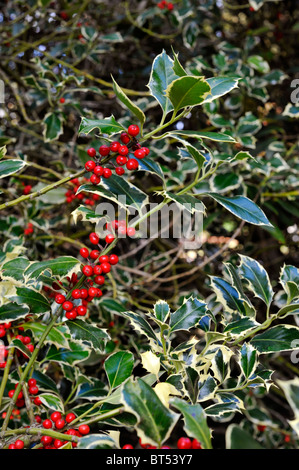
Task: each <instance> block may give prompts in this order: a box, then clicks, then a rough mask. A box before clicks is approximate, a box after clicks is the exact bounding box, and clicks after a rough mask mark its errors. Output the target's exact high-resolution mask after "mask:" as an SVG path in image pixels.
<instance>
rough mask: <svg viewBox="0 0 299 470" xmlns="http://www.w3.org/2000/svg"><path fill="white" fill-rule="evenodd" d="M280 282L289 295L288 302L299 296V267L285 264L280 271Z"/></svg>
mask: <svg viewBox="0 0 299 470" xmlns="http://www.w3.org/2000/svg"><path fill="white" fill-rule="evenodd" d="M280 283H281V285H282V287H283V288H284V290H285V292H286V293H287V295H288V302H291V301H292V300H293V299H295V298H297V297H299V269H298V268H295V266H291V265H284V266H283V268H282V269H281V272H280Z"/></svg>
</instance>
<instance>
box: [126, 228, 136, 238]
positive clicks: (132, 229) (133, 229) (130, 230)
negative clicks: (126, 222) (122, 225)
mask: <svg viewBox="0 0 299 470" xmlns="http://www.w3.org/2000/svg"><path fill="white" fill-rule="evenodd" d="M135 234H136V230H135V228H134V227H128V228H127V235H128V236H129V237H134V235H135Z"/></svg>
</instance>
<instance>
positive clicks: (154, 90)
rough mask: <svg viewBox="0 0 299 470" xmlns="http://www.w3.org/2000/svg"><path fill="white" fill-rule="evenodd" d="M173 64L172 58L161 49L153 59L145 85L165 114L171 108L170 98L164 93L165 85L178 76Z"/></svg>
mask: <svg viewBox="0 0 299 470" xmlns="http://www.w3.org/2000/svg"><path fill="white" fill-rule="evenodd" d="M173 66H174V62H173V60H172V59H171V58H170V57H169V56H168V55H167V54H166V52H165V51H164V50H163V52H162V53H161V54H159V55H158V56H156V57H155V59H154V61H153V65H152V70H151V75H150V80H149V83H148V85H147V86H148V88H149V90H150V93H151V95H152V96H153V97H154V98H155V99H156V100H157V101H158V103H159V104H160V106H161V108H162V110H163V113H164V114H165V115H166V114H167V113H169V111H172V110H173V106H172V104H171V102H170V100H169V99H168V98H167V96H166V95H165V92H166V89H167V87H168V86H169V85H170V84H171V83H172V82H173V81H174V80H176V79H177V78H178V76H177V75H176V74H175V72H174V70H173Z"/></svg>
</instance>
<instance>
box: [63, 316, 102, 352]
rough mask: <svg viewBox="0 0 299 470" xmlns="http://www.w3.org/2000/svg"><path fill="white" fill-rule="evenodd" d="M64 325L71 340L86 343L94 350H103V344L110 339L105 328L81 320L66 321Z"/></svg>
mask: <svg viewBox="0 0 299 470" xmlns="http://www.w3.org/2000/svg"><path fill="white" fill-rule="evenodd" d="M66 325H67V327H68V328H69V330H70V334H71V337H72V340H73V341H76V342H78V343H80V344H81V343H82V344H87V345H89V346H90V347H91V348H92V349H94V350H95V351H99V352H104V350H105V345H106V343H107V341H108V340H109V339H110V336H109V335H108V334H107V333H106V330H104V329H101V328H98V327H97V326H95V325H93V324H91V323H87V322H86V321H83V320H72V321H67V322H66Z"/></svg>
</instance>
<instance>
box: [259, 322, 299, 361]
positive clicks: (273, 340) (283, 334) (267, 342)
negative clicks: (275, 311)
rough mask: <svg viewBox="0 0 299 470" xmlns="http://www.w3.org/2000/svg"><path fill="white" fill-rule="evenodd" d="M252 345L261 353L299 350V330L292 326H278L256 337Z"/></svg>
mask: <svg viewBox="0 0 299 470" xmlns="http://www.w3.org/2000/svg"><path fill="white" fill-rule="evenodd" d="M250 344H251V345H252V346H253V347H254V348H255V349H257V350H258V352H260V353H265V354H268V353H273V352H280V351H290V350H292V349H296V348H298V344H299V328H298V327H296V326H292V325H277V326H274V327H272V328H270V329H269V330H266V331H264V332H263V333H261V334H259V335H256V336H255V337H254V338H253V339H252V340H251V341H250Z"/></svg>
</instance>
